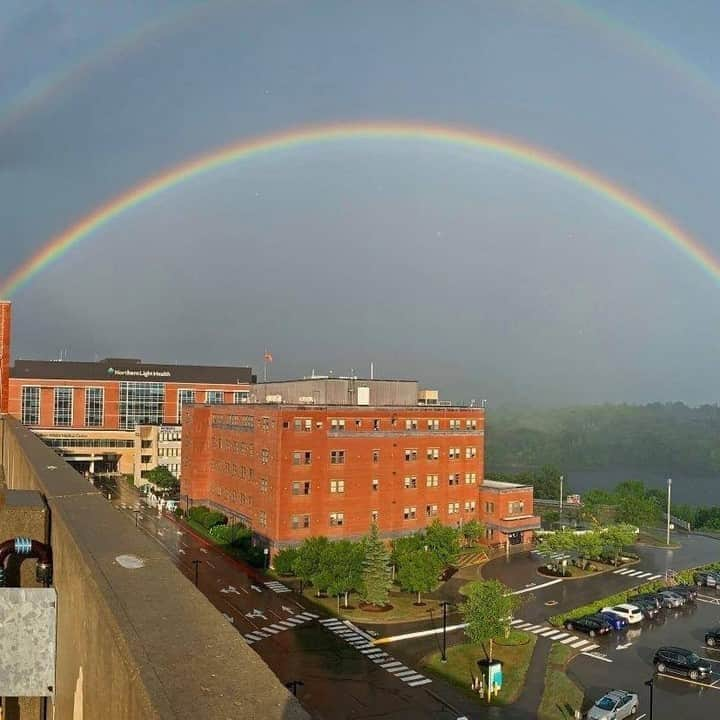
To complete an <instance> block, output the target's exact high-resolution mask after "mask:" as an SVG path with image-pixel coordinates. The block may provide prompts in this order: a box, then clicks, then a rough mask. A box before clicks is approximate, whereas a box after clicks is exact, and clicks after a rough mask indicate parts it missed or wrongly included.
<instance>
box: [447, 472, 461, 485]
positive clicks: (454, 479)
mask: <svg viewBox="0 0 720 720" xmlns="http://www.w3.org/2000/svg"><path fill="white" fill-rule="evenodd" d="M459 484H460V473H451V474H450V476H449V477H448V485H459Z"/></svg>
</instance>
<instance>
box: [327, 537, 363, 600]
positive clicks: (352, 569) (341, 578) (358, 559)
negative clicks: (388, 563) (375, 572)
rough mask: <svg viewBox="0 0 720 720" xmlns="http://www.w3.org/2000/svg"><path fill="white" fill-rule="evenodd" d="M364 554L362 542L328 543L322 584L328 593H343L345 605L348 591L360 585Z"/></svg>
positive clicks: (343, 541)
mask: <svg viewBox="0 0 720 720" xmlns="http://www.w3.org/2000/svg"><path fill="white" fill-rule="evenodd" d="M364 555H365V551H364V548H363V545H362V543H354V542H352V541H350V540H338V541H337V542H334V543H331V544H330V547H329V548H328V552H327V554H326V556H325V562H324V563H323V580H324V584H325V586H326V589H327V591H328V593H329V594H330V595H335V596H338V597H339V596H340V595H344V597H345V600H344V602H345V607H347V606H348V596H349V595H350V593H351V592H352V591H353V590H357V589H358V588H360V587H361V586H362V581H363V557H364Z"/></svg>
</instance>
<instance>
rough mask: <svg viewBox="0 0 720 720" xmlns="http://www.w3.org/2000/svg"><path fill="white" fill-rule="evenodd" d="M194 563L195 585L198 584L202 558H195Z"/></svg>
mask: <svg viewBox="0 0 720 720" xmlns="http://www.w3.org/2000/svg"><path fill="white" fill-rule="evenodd" d="M192 562H193V565H194V566H195V587H197V586H198V567H199V566H200V563H201V562H202V560H193V561H192Z"/></svg>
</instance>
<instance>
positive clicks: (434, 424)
mask: <svg viewBox="0 0 720 720" xmlns="http://www.w3.org/2000/svg"><path fill="white" fill-rule="evenodd" d="M427 427H428V430H439V429H440V421H439V420H437V419H434V420H428V421H427Z"/></svg>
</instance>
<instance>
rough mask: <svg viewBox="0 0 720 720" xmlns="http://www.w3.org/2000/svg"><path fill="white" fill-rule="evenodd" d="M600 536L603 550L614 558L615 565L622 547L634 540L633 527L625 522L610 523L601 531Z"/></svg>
mask: <svg viewBox="0 0 720 720" xmlns="http://www.w3.org/2000/svg"><path fill="white" fill-rule="evenodd" d="M601 537H602V543H603V547H604V549H605V552H607V553H608V555H612V556H613V557H614V558H615V565H617V562H618V558H619V557H620V553H621V552H622V551H623V548H624V547H627V546H628V545H632V544H633V543H634V542H635V528H634V527H633V526H632V525H625V524H620V525H611V526H610V527H609V528H606V529H605V531H604V532H602V533H601Z"/></svg>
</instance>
